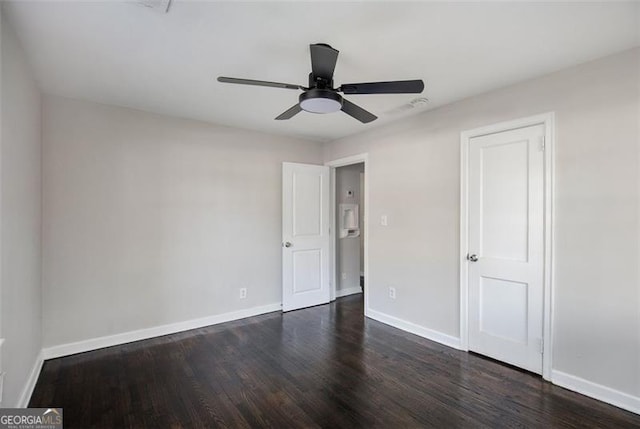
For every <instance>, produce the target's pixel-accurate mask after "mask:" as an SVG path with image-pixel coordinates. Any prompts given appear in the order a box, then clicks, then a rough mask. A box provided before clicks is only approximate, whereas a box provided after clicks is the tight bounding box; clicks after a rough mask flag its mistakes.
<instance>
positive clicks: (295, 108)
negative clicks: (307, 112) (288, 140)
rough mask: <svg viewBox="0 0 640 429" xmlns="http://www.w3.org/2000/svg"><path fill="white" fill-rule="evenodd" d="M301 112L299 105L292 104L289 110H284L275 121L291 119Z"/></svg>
mask: <svg viewBox="0 0 640 429" xmlns="http://www.w3.org/2000/svg"><path fill="white" fill-rule="evenodd" d="M301 111H302V108H301V107H300V105H299V104H294V105H293V106H291V108H290V109H288V110H285V111H284V112H282V113H281V114H280V115H279V116H277V117H276V121H281V120H283V119H291V118H293V117H294V116H295V115H297V114H298V113H300V112H301Z"/></svg>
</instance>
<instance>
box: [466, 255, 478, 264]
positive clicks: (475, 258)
mask: <svg viewBox="0 0 640 429" xmlns="http://www.w3.org/2000/svg"><path fill="white" fill-rule="evenodd" d="M467 261H471V262H478V255H476V254H475V253H474V254H473V255H469V254H468V253H467Z"/></svg>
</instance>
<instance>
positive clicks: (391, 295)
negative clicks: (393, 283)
mask: <svg viewBox="0 0 640 429" xmlns="http://www.w3.org/2000/svg"><path fill="white" fill-rule="evenodd" d="M389 298H391V299H396V288H394V287H390V288H389Z"/></svg>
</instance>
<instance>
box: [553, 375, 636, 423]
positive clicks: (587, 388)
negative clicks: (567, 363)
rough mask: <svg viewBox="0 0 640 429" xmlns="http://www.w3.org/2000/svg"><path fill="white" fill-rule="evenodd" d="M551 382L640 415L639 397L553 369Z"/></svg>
mask: <svg viewBox="0 0 640 429" xmlns="http://www.w3.org/2000/svg"><path fill="white" fill-rule="evenodd" d="M551 381H552V382H553V384H557V385H558V386H560V387H564V388H565V389H569V390H572V391H574V392H577V393H580V394H582V395H585V396H589V397H591V398H594V399H597V400H598V401H602V402H606V403H607V404H611V405H614V406H616V407H619V408H622V409H623V410H627V411H631V412H632V413H636V414H640V397H638V396H633V395H630V394H628V393H624V392H620V391H619V390H615V389H612V388H610V387H606V386H603V385H601V384H597V383H594V382H592V381H589V380H585V379H584V378H580V377H577V376H575V375H571V374H567V373H565V372H562V371H558V370H555V369H554V370H553V371H552V372H551Z"/></svg>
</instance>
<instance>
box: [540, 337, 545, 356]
mask: <svg viewBox="0 0 640 429" xmlns="http://www.w3.org/2000/svg"><path fill="white" fill-rule="evenodd" d="M540 354H541V355H543V354H544V340H543V339H541V340H540Z"/></svg>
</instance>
